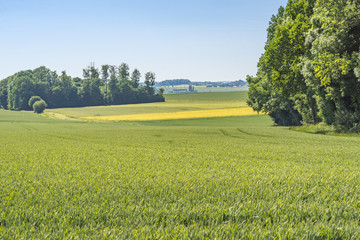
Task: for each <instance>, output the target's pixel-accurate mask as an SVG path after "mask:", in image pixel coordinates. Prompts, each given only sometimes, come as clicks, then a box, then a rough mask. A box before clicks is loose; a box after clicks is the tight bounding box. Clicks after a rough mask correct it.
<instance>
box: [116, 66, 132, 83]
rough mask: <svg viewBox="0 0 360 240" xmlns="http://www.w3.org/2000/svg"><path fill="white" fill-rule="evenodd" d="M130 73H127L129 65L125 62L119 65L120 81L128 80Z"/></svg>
mask: <svg viewBox="0 0 360 240" xmlns="http://www.w3.org/2000/svg"><path fill="white" fill-rule="evenodd" d="M129 77H130V73H129V65H127V64H126V63H122V64H121V65H120V66H119V80H120V81H129Z"/></svg>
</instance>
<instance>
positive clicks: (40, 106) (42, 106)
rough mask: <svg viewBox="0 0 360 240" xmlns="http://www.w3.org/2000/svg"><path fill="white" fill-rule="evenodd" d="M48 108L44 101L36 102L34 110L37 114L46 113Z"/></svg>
mask: <svg viewBox="0 0 360 240" xmlns="http://www.w3.org/2000/svg"><path fill="white" fill-rule="evenodd" d="M46 107H47V104H46V102H45V101H44V100H40V101H36V102H35V103H34V104H33V109H34V112H36V113H42V112H44V110H45V108H46Z"/></svg>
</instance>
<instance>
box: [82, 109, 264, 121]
mask: <svg viewBox="0 0 360 240" xmlns="http://www.w3.org/2000/svg"><path fill="white" fill-rule="evenodd" d="M257 114H258V113H257V112H255V111H254V110H253V109H252V108H245V107H244V108H228V109H210V110H199V111H183V112H166V113H148V114H132V115H119V116H99V117H83V118H82V119H87V120H98V121H154V120H166V119H192V118H212V117H231V116H234V117H235V116H237V117H238V116H251V115H257Z"/></svg>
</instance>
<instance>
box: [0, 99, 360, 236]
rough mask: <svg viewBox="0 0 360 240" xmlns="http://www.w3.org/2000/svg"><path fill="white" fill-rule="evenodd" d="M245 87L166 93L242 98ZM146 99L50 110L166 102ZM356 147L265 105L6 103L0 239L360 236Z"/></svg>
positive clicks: (0, 152)
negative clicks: (253, 111) (277, 116)
mask: <svg viewBox="0 0 360 240" xmlns="http://www.w3.org/2000/svg"><path fill="white" fill-rule="evenodd" d="M214 94H215V93H214ZM240 95H241V94H240ZM244 96H245V97H243V96H239V93H237V94H236V93H232V94H225V95H221V94H220V95H218V93H216V94H215V95H211V94H206V95H201V94H199V95H186V94H184V95H179V96H174V97H172V96H171V97H169V98H168V102H166V103H164V104H169V105H171V104H174V106H172V107H169V108H170V109H176V110H174V111H173V112H179V111H181V108H186V109H191V110H195V109H196V110H199V111H200V110H204V109H205V108H203V107H204V106H209V104H210V103H213V104H214V106H215V105H216V104H218V105H219V106H220V105H221V104H223V105H222V106H221V107H218V108H216V107H214V108H213V107H209V108H207V109H209V110H211V109H225V108H227V109H229V108H235V109H236V108H241V107H245V103H244V99H245V98H246V95H244ZM217 97H220V98H221V99H222V101H221V100H219V99H216V98H217ZM202 103H204V105H201V104H202ZM206 103H207V104H206ZM156 104H159V105H158V108H159V109H161V106H160V105H161V104H162V103H156ZM156 104H155V105H156ZM176 104H177V105H176ZM181 104H184V107H181ZM191 104H193V105H194V107H193V108H192V107H191ZM228 104H233V105H232V106H233V107H229V105H228ZM241 104H242V105H241ZM175 105H176V107H175ZM147 106H148V104H145V105H142V104H139V105H137V106H136V107H135V106H133V105H131V106H130V105H128V106H109V107H98V109H96V108H79V109H52V110H50V112H57V113H58V114H63V115H66V116H69V117H73V118H79V117H84V116H94V115H95V114H99V116H112V115H121V114H118V112H119V111H120V110H121V111H124V114H122V115H129V114H146V113H153V112H154V111H155V112H158V113H159V112H161V111H163V112H166V111H165V110H164V109H162V110H159V109H156V108H154V109H155V110H154V109H152V110H149V109H146V108H147ZM163 108H165V109H166V107H163ZM113 109H116V111H115V110H113ZM136 109H137V110H138V111H136ZM205 110H206V109H205ZM47 111H49V110H47ZM182 111H183V112H186V111H187V110H182ZM189 111H190V110H189ZM114 112H116V114H114ZM168 112H170V111H168ZM359 155H360V138H359V137H354V136H346V135H343V136H330V135H322V134H311V133H305V132H298V131H292V130H289V128H285V127H274V126H272V121H271V120H270V118H269V117H268V116H266V115H254V116H237V117H217V118H211V117H208V118H199V119H181V120H179V119H178V120H159V121H144V122H142V121H126V122H94V121H92V122H86V121H70V120H60V119H49V118H44V117H43V116H40V115H37V114H34V113H31V112H10V111H3V110H0V239H358V238H360V235H359V234H360V230H359V229H360V222H359V216H360V202H359V199H360V158H359Z"/></svg>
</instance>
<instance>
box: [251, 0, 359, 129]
mask: <svg viewBox="0 0 360 240" xmlns="http://www.w3.org/2000/svg"><path fill="white" fill-rule="evenodd" d="M359 9H360V0H353V1H347V0H334V1H326V0H317V1H315V0H289V2H288V4H287V6H286V8H285V10H284V11H283V14H278V15H277V16H273V18H272V20H271V22H270V26H269V28H268V40H267V42H266V45H265V53H264V55H263V56H262V57H261V58H260V61H259V63H258V73H257V76H256V77H249V78H248V81H249V87H250V89H249V101H248V103H249V105H250V106H252V107H253V108H254V109H255V110H258V111H265V112H268V113H269V114H270V116H271V115H274V114H275V113H276V112H277V111H278V109H279V106H286V108H287V110H286V111H287V112H289V113H290V112H293V113H295V115H297V114H296V112H297V113H299V114H300V115H301V120H302V122H303V123H317V122H319V121H323V122H325V123H327V124H330V125H335V126H336V127H337V128H339V129H341V130H346V131H348V130H350V131H360V96H359V94H358V93H359V91H360V81H359V78H360V70H359V69H360V58H359V56H360V12H359ZM281 12H282V10H281V9H280V10H279V13H281ZM278 100H279V101H278ZM273 102H276V104H272V103H273ZM286 102H287V103H288V104H284V103H286ZM275 115H277V114H275ZM289 116H291V114H290V115H288V114H286V115H284V116H281V115H279V118H280V121H279V119H274V120H275V122H282V123H285V124H294V123H293V121H284V118H287V117H289Z"/></svg>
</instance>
